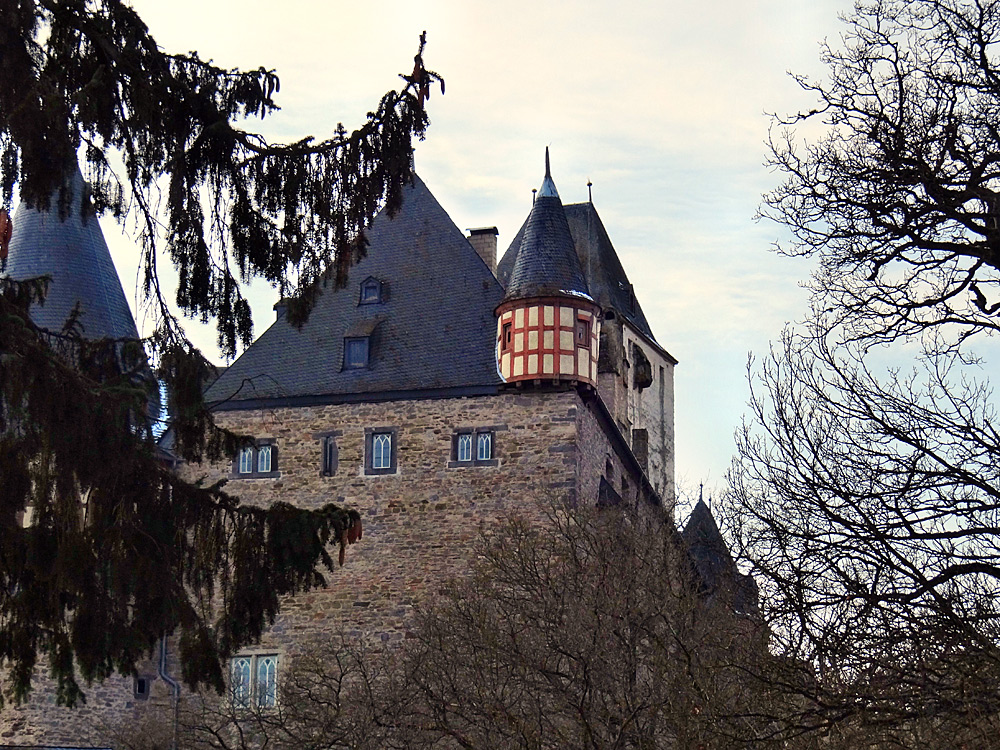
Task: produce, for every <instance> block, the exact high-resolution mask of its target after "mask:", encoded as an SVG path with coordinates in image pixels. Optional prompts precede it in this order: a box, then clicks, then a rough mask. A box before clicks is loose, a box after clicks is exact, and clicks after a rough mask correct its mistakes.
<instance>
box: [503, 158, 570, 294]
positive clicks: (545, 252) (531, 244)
mask: <svg viewBox="0 0 1000 750" xmlns="http://www.w3.org/2000/svg"><path fill="white" fill-rule="evenodd" d="M550 295H556V296H581V295H583V296H587V297H589V296H590V293H589V290H588V287H587V280H586V279H585V278H584V275H583V270H582V269H581V268H580V261H579V259H578V258H577V255H576V248H575V246H574V244H573V236H572V235H571V234H570V231H569V224H568V223H567V221H566V213H565V211H564V210H563V204H562V201H561V200H560V199H559V193H558V192H557V191H556V186H555V183H554V182H553V181H552V175H551V173H550V170H549V150H548V149H545V179H544V180H543V181H542V187H541V189H540V190H539V191H538V195H537V196H536V198H535V202H534V204H533V205H532V206H531V213H530V214H529V215H528V220H527V222H525V226H524V231H523V232H522V235H521V244H520V246H519V248H518V252H517V258H516V260H515V261H514V266H513V268H512V269H511V272H510V279H509V280H508V282H507V291H506V295H505V296H504V300H514V299H524V298H525V297H545V296H550Z"/></svg>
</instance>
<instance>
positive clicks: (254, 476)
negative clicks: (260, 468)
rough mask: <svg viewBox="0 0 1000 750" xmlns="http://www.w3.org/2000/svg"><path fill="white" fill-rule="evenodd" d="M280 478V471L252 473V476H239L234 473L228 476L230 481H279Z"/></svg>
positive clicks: (237, 473)
mask: <svg viewBox="0 0 1000 750" xmlns="http://www.w3.org/2000/svg"><path fill="white" fill-rule="evenodd" d="M280 477H281V472H280V471H265V472H254V473H252V474H240V473H239V472H236V473H234V474H230V475H229V478H230V479H279V478H280Z"/></svg>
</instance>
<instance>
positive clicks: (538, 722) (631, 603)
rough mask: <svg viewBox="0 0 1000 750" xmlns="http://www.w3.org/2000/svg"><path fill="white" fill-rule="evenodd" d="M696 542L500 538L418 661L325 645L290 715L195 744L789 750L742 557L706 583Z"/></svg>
mask: <svg viewBox="0 0 1000 750" xmlns="http://www.w3.org/2000/svg"><path fill="white" fill-rule="evenodd" d="M705 512H706V513H707V509H706V511H705ZM712 528H714V524H713V526H712ZM716 533H717V532H716ZM710 536H711V535H710ZM689 541H690V540H687V539H684V538H683V537H682V536H681V535H679V534H678V533H677V532H675V531H674V529H673V527H672V525H671V524H670V523H669V522H667V521H664V520H658V521H653V522H651V521H650V519H644V518H642V517H640V516H639V515H637V514H633V513H632V512H631V511H624V512H623V511H621V510H620V509H614V510H605V511H595V510H573V511H569V512H554V513H553V514H552V517H551V519H550V523H549V524H548V525H544V526H539V525H537V524H536V525H531V524H527V523H525V522H523V521H508V522H505V523H503V524H500V525H498V526H497V527H496V528H495V529H494V530H492V531H491V533H490V534H489V535H488V536H486V537H484V538H483V539H482V540H481V542H480V544H479V546H478V548H477V550H476V552H477V554H476V558H475V561H474V563H473V565H472V569H471V572H470V575H469V577H468V578H467V579H466V580H462V581H458V582H455V583H454V584H453V585H452V586H451V587H450V588H448V590H447V591H446V593H444V594H443V596H442V598H441V599H440V600H439V601H437V602H436V603H434V604H432V605H430V606H428V607H427V608H426V609H425V610H424V612H423V613H422V614H421V616H420V617H419V619H418V621H417V622H415V623H414V627H413V630H412V632H411V634H410V635H411V637H410V638H408V639H407V641H406V643H405V645H404V646H403V647H402V648H401V649H399V650H395V651H394V650H389V651H386V652H382V653H378V652H373V651H371V650H367V651H366V650H364V649H363V647H362V646H361V645H359V644H357V643H356V642H355V643H353V645H351V644H349V643H345V642H340V641H337V642H335V643H333V644H331V643H327V644H314V645H313V646H312V647H311V648H310V649H308V651H307V653H305V654H304V655H302V656H299V657H297V658H296V660H295V661H294V664H293V666H292V669H291V672H290V675H289V676H288V677H287V678H286V679H285V680H284V681H283V683H282V684H281V698H280V701H279V705H278V707H277V708H273V709H267V710H251V711H247V710H245V709H243V710H241V711H237V712H233V711H232V709H231V708H229V707H227V705H226V704H225V703H224V702H223V703H221V704H220V703H215V704H212V705H211V706H209V704H204V705H203V706H201V707H200V708H199V710H198V711H190V710H189V711H188V712H187V714H186V718H185V719H183V720H182V724H184V725H186V727H187V732H188V735H187V740H186V742H185V745H186V746H190V747H205V748H219V749H223V748H224V749H226V750H229V749H230V748H233V749H235V748H240V750H245V749H248V748H260V747H279V748H280V747H295V748H310V749H311V748H317V749H318V748H368V747H372V748H376V747H377V748H397V749H399V750H408V749H409V748H433V747H449V748H451V747H463V748H499V747H502V748H566V747H574V748H660V747H678V748H706V749H708V748H733V747H744V746H749V745H751V744H756V743H761V744H767V743H776V740H775V738H774V727H773V719H772V718H771V717H772V716H773V715H774V714H775V713H780V711H779V709H778V707H777V706H776V705H775V704H774V702H773V699H774V698H775V697H779V698H780V697H781V696H779V695H778V694H777V693H774V692H773V691H771V690H770V688H769V686H768V684H767V683H766V682H764V681H760V679H759V678H760V676H761V675H762V674H764V672H765V671H766V670H767V669H768V666H769V665H770V666H772V667H777V666H778V665H777V663H776V662H774V661H773V660H771V659H770V657H769V656H768V654H767V651H766V648H765V647H764V645H765V640H766V639H765V637H764V636H765V634H764V632H763V631H762V630H761V628H760V624H759V621H758V620H757V619H756V618H755V617H754V615H753V613H752V612H750V611H746V612H744V611H742V610H741V609H740V607H738V606H734V602H736V601H739V584H740V582H741V581H742V579H740V578H739V577H738V576H737V577H733V576H732V575H731V573H733V571H732V570H731V569H730V568H729V567H728V563H729V562H731V561H730V560H729V559H728V556H727V555H723V556H722V557H721V558H718V559H716V558H713V559H716V562H719V563H721V564H719V565H716V566H715V568H714V574H713V575H711V576H705V575H703V574H701V573H699V572H698V571H699V569H700V568H699V561H700V560H701V559H700V558H699V554H698V553H697V552H694V553H692V549H693V547H694V546H695V545H692V544H689ZM704 541H705V540H704V539H702V540H701V541H700V542H697V544H703V543H704ZM710 541H711V543H714V538H713V540H710ZM701 561H703V560H701ZM703 572H704V570H703V571H702V573H703ZM779 672H782V670H780V669H779ZM798 672H799V673H801V670H798ZM206 706H209V707H208V708H207V709H206ZM134 736H135V735H134V734H133V737H134ZM150 736H153V735H150ZM123 747H128V748H129V750H150V747H152V746H150V745H145V744H141V743H140V744H135V743H133V744H129V745H123Z"/></svg>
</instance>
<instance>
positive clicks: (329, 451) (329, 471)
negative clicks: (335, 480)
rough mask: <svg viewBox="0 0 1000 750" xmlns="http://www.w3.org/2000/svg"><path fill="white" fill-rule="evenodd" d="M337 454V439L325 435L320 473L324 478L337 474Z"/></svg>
mask: <svg viewBox="0 0 1000 750" xmlns="http://www.w3.org/2000/svg"><path fill="white" fill-rule="evenodd" d="M338 454H339V452H338V450H337V438H336V437H334V436H333V435H327V436H326V437H325V438H323V468H322V471H321V473H322V475H323V476H324V477H332V476H333V475H334V474H336V473H337V463H338V458H339V455H338Z"/></svg>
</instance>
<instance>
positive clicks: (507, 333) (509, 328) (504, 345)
mask: <svg viewBox="0 0 1000 750" xmlns="http://www.w3.org/2000/svg"><path fill="white" fill-rule="evenodd" d="M513 338H514V324H513V323H504V324H503V333H501V334H500V350H501V351H504V352H505V351H508V350H509V349H510V342H511V341H512V340H513Z"/></svg>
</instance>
